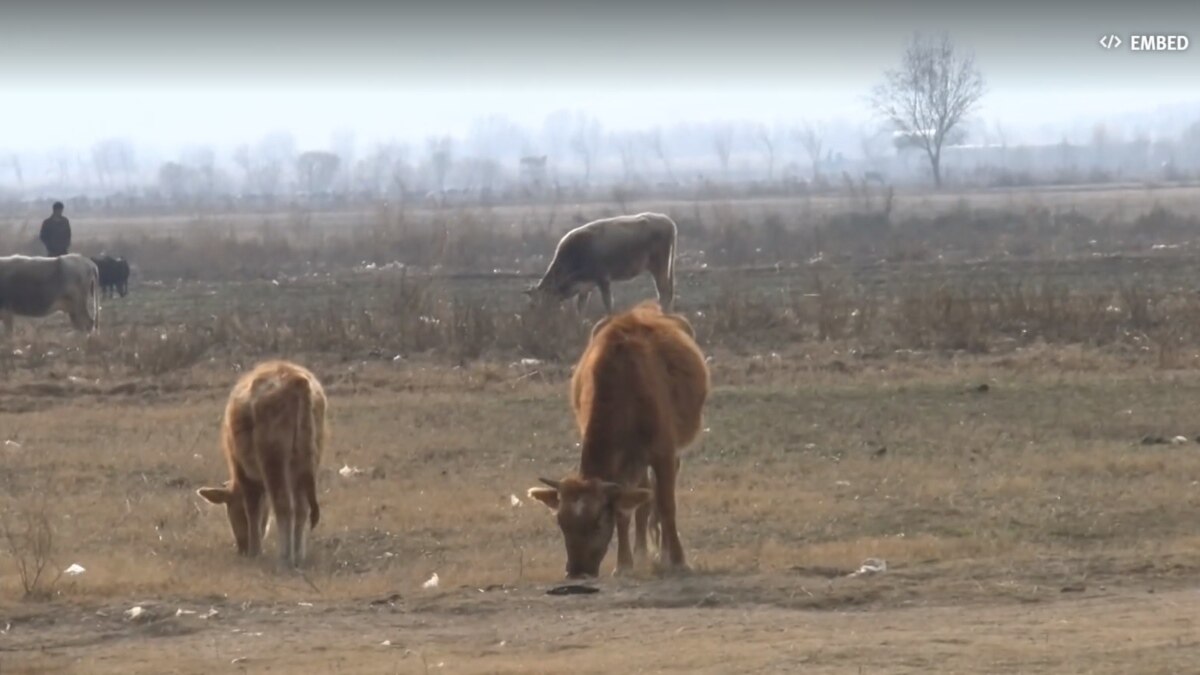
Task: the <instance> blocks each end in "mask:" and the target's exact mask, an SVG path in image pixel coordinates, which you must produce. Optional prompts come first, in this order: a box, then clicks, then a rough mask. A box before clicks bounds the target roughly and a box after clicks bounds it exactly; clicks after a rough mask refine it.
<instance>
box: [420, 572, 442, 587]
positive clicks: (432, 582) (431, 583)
mask: <svg viewBox="0 0 1200 675" xmlns="http://www.w3.org/2000/svg"><path fill="white" fill-rule="evenodd" d="M439 581H440V580H439V579H438V575H437V572H434V573H433V576H431V577H429V581H426V582H425V583H424V584H421V588H437V587H438V582H439Z"/></svg>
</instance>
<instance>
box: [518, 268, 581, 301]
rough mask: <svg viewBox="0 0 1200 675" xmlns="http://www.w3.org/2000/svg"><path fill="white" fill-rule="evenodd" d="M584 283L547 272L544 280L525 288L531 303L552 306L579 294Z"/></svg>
mask: <svg viewBox="0 0 1200 675" xmlns="http://www.w3.org/2000/svg"><path fill="white" fill-rule="evenodd" d="M581 286H582V284H580V283H577V282H576V281H574V280H573V279H570V278H566V279H562V278H557V277H552V276H551V275H549V274H547V275H546V276H544V277H542V280H541V281H539V282H538V283H536V284H533V285H531V286H529V287H528V288H526V289H525V291H524V293H525V295H527V296H529V303H530V304H531V305H534V306H536V307H550V306H552V305H556V304H561V303H562V302H563V301H564V300H567V299H569V298H573V297H575V296H576V295H578V294H579V291H580V290H581Z"/></svg>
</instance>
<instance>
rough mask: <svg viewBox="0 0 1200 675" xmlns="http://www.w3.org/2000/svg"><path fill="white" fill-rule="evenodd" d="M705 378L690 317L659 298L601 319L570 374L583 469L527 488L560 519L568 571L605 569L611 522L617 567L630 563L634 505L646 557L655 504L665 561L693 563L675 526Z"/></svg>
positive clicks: (640, 544)
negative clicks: (684, 459) (681, 473)
mask: <svg viewBox="0 0 1200 675" xmlns="http://www.w3.org/2000/svg"><path fill="white" fill-rule="evenodd" d="M708 383H709V375H708V368H707V366H705V363H704V355H703V353H701V351H700V348H699V347H698V346H697V345H696V342H695V340H694V339H693V337H692V330H691V326H690V325H689V324H688V322H687V319H685V318H683V317H681V316H676V315H665V314H663V312H662V310H661V309H660V308H659V306H658V305H657V303H654V302H644V303H642V304H640V305H638V306H637V307H635V308H633V309H632V310H630V311H628V312H625V313H623V314H619V315H616V316H612V317H609V318H607V319H605V320H602V321H600V322H599V323H597V324H596V327H595V328H594V329H593V331H592V336H591V340H590V341H589V343H588V346H587V349H585V350H584V353H583V356H582V357H581V358H580V359H579V363H578V365H577V366H576V367H575V375H574V377H573V378H572V382H571V405H572V407H573V408H574V410H575V421H576V423H577V425H578V426H579V430H580V433H581V434H582V436H583V441H582V444H581V445H582V450H581V454H580V460H579V469H578V471H577V472H575V473H573V474H571V475H570V476H567V477H566V478H563V479H562V480H557V481H554V480H548V479H545V478H542V479H541V481H542V482H543V483H546V484H547V485H549V486H550V487H548V488H543V487H535V488H531V489H530V490H529V496H530V497H532V498H534V499H537V500H538V501H540V502H542V503H543V504H545V505H546V506H548V507H550V509H552V510H553V511H554V512H555V514H556V516H557V518H558V525H559V527H560V528H561V529H562V532H563V538H564V540H565V543H566V548H567V569H566V571H567V576H568V577H579V576H597V575H598V574H599V573H600V563H601V561H602V560H603V559H604V555H605V553H607V551H608V545H609V542H611V541H612V535H613V529H614V527H615V529H616V531H617V569H616V571H617V573H618V574H620V573H624V572H627V571H629V570H631V569H632V567H633V556H632V555H631V553H630V547H629V521H630V519H631V516H632V515H634V514H635V512H636V515H637V532H636V536H637V541H636V545H637V549H638V553H639V555H644V554H645V550H646V544H645V540H646V528H647V525H646V523H647V520H648V518H649V516H650V515H651V508H653V510H654V511H655V512H656V513H655V515H656V516H657V519H658V520H659V521H660V524H661V529H662V542H663V549H664V550H663V552H662V557H663V558H664V561H665V562H667V563H668V564H669V565H671V566H672V567H675V568H685V567H686V563H685V562H684V556H683V545H682V544H681V543H680V541H679V531H678V529H677V528H676V524H675V477H676V474H677V472H678V470H679V458H678V451H679V449H680V448H682V447H684V446H686V445H687V444H689V443H691V442H692V441H693V440H694V439H695V438H696V435H697V434H698V433H699V430H700V419H701V412H702V410H703V408H704V402H705V400H706V399H707V397H708ZM648 469H653V471H654V481H653V485H654V489H653V490H651V489H647V488H648V487H649V486H650V480H649V474H648V471H647V470H648ZM651 498H653V499H654V504H653V507H651V505H650V504H649V503H648V502H649V501H650V499H651Z"/></svg>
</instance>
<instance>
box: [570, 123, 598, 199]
mask: <svg viewBox="0 0 1200 675" xmlns="http://www.w3.org/2000/svg"><path fill="white" fill-rule="evenodd" d="M602 139H603V134H602V131H601V129H600V123H599V122H597V121H596V120H594V119H592V118H590V117H588V116H586V115H580V116H579V120H578V123H577V124H576V127H575V132H574V133H572V134H571V150H572V151H573V152H574V153H575V154H576V155H578V156H579V161H580V162H582V163H583V185H584V187H586V186H587V185H588V183H589V182H590V181H591V179H592V166H593V165H594V164H595V162H596V156H597V155H599V154H600V144H601V142H602Z"/></svg>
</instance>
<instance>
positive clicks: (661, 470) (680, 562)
mask: <svg viewBox="0 0 1200 675" xmlns="http://www.w3.org/2000/svg"><path fill="white" fill-rule="evenodd" d="M667 450H668V451H667V452H659V453H658V456H659V458H660V459H659V460H658V461H656V462H655V464H654V478H655V485H654V498H655V504H656V506H657V507H658V519H659V523H660V526H661V527H662V544H663V551H662V553H661V554H660V555H661V557H662V558H663V559H664V560H663V562H664V563H666V564H667V565H669V566H670V567H672V568H674V569H687V563H686V562H685V561H684V559H683V543H682V542H680V541H679V530H678V529H677V528H676V526H675V474H676V468H677V467H678V465H677V464H676V461H675V456H674V455H675V453H674V452H671V451H670V450H671V449H667Z"/></svg>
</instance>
